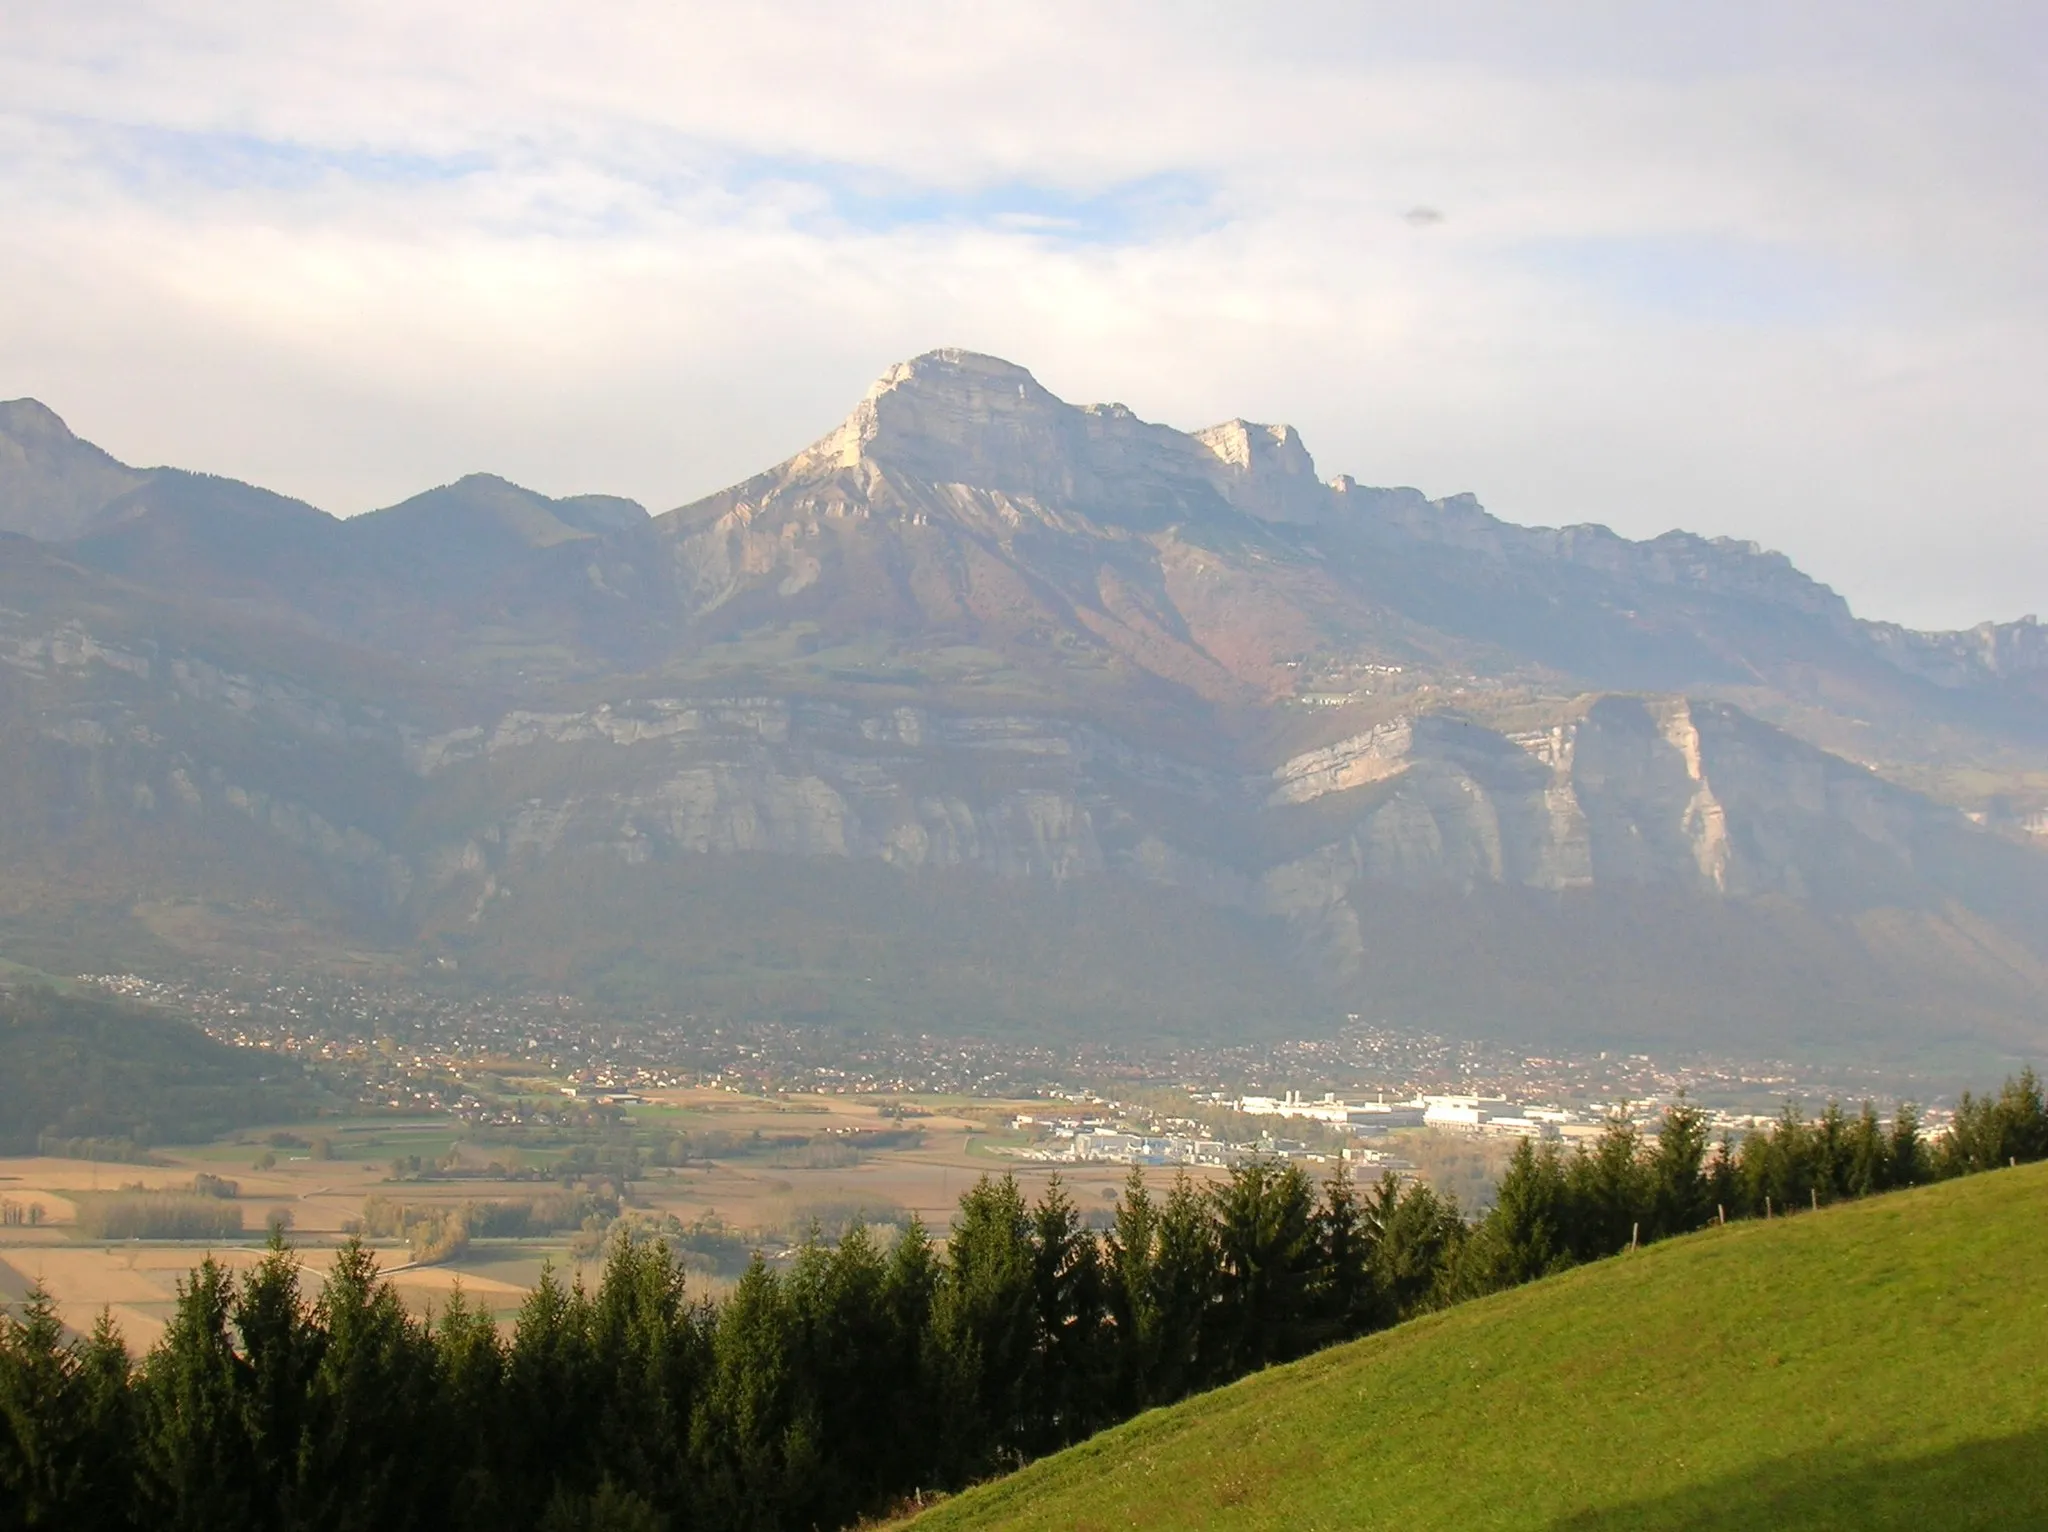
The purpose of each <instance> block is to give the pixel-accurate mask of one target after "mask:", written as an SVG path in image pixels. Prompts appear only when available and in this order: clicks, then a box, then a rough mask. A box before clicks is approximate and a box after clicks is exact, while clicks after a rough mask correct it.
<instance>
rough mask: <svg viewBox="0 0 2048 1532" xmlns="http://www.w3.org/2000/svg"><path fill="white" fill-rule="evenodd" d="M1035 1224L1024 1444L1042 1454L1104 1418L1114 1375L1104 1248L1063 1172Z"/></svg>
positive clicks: (1048, 1189) (1043, 1199) (1046, 1195)
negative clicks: (1033, 1350)
mask: <svg viewBox="0 0 2048 1532" xmlns="http://www.w3.org/2000/svg"><path fill="white" fill-rule="evenodd" d="M1031 1225H1032V1230H1031V1232H1032V1241H1031V1242H1032V1274H1031V1285H1032V1293H1033V1298H1034V1302H1035V1304H1036V1307H1037V1310H1038V1323H1037V1333H1038V1350H1039V1357H1038V1368H1037V1371H1038V1388H1037V1391H1036V1395H1035V1397H1034V1398H1033V1399H1032V1400H1031V1401H1030V1407H1031V1415H1030V1419H1029V1422H1028V1424H1027V1426H1026V1441H1025V1450H1026V1451H1028V1452H1031V1453H1034V1454H1037V1453H1044V1452H1050V1451H1054V1450H1056V1449H1058V1448H1060V1447H1063V1446H1065V1445H1066V1444H1067V1443H1069V1442H1073V1441H1078V1440H1080V1438H1081V1437H1083V1436H1085V1435H1087V1434H1088V1433H1089V1432H1090V1431H1092V1430H1094V1429H1095V1427H1096V1425H1097V1424H1098V1423H1099V1422H1100V1421H1101V1420H1102V1419H1104V1418H1106V1416H1107V1397H1108V1394H1109V1389H1110V1375H1109V1368H1108V1363H1109V1355H1108V1347H1107V1345H1106V1343H1105V1337H1104V1335H1103V1319H1104V1311H1105V1298H1106V1293H1105V1291H1104V1282H1103V1273H1102V1253H1101V1247H1100V1246H1099V1245H1098V1244H1097V1243H1096V1239H1095V1235H1094V1234H1093V1233H1092V1232H1091V1231H1090V1230H1088V1229H1087V1228H1085V1227H1084V1226H1083V1225H1082V1222H1081V1215H1080V1213H1079V1211H1078V1210H1077V1209H1076V1208H1075V1207H1074V1203H1073V1199H1072V1198H1070V1197H1068V1195H1067V1192H1066V1188H1065V1187H1064V1186H1063V1185H1062V1184H1061V1183H1060V1178H1059V1177H1058V1176H1054V1177H1053V1178H1052V1180H1051V1182H1050V1183H1049V1184H1048V1185H1047V1186H1046V1188H1045V1191H1044V1193H1043V1194H1042V1195H1041V1196H1040V1198H1039V1200H1038V1205H1037V1206H1036V1207H1035V1208H1034V1209H1033V1210H1032V1218H1031Z"/></svg>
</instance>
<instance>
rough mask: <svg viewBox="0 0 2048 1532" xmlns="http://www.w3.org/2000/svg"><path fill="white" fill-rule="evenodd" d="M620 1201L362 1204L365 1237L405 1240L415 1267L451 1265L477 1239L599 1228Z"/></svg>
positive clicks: (586, 1197) (560, 1196) (547, 1198)
mask: <svg viewBox="0 0 2048 1532" xmlns="http://www.w3.org/2000/svg"><path fill="white" fill-rule="evenodd" d="M618 1212H619V1204H618V1201H617V1199H616V1198H610V1197H604V1196H600V1195H597V1194H595V1193H591V1192H559V1193H548V1194H546V1195H543V1196H538V1197H519V1198H509V1199H500V1200H495V1201H472V1202H407V1201H404V1200H403V1199H400V1198H395V1197H370V1198H367V1199H365V1201H364V1203H363V1216H362V1220H361V1232H362V1233H364V1234H365V1235H367V1236H369V1237H370V1238H372V1239H403V1240H404V1241H405V1242H406V1246H407V1249H408V1251H409V1253H410V1254H411V1257H412V1259H413V1261H414V1262H416V1263H419V1264H422V1265H425V1264H430V1263H433V1262H437V1261H452V1260H455V1259H456V1258H458V1257H459V1256H461V1255H462V1254H463V1253H464V1252H466V1251H467V1250H468V1249H469V1242H470V1241H471V1240H472V1239H525V1238H531V1237H533V1236H536V1235H543V1234H554V1233H558V1232H560V1231H561V1230H563V1229H581V1228H583V1227H584V1226H585V1225H586V1224H588V1223H590V1222H592V1221H593V1220H594V1221H596V1223H597V1227H599V1228H603V1227H604V1225H605V1223H607V1222H609V1221H610V1220H611V1219H613V1218H616V1217H617V1216H618Z"/></svg>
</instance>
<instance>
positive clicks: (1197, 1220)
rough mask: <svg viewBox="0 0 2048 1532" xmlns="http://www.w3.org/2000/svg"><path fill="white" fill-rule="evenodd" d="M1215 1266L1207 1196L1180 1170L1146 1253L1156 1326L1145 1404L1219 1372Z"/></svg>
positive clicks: (1171, 1396)
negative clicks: (1151, 1250)
mask: <svg viewBox="0 0 2048 1532" xmlns="http://www.w3.org/2000/svg"><path fill="white" fill-rule="evenodd" d="M1220 1271H1221V1268H1220V1257H1219V1255H1218V1252H1217V1248H1216V1225H1215V1221H1214V1219H1213V1218H1212V1216H1211V1210H1210V1206H1209V1202H1208V1199H1206V1198H1205V1197H1204V1196H1203V1195H1202V1194H1201V1193H1200V1192H1199V1191H1197V1190H1196V1188H1195V1184H1194V1182H1192V1181H1191V1180H1189V1179H1188V1175H1187V1172H1185V1171H1182V1172H1180V1173H1179V1174H1177V1175H1175V1177H1174V1178H1173V1190H1172V1191H1170V1192H1169V1193H1168V1194H1167V1197H1166V1203H1165V1205H1164V1207H1162V1208H1161V1209H1160V1213H1159V1236H1158V1242H1157V1245H1156V1246H1155V1248H1154V1253H1153V1257H1152V1265H1151V1272H1150V1276H1151V1293H1152V1307H1153V1310H1154V1311H1155V1312H1156V1313H1157V1315H1158V1325H1159V1328H1158V1341H1157V1343H1156V1344H1155V1345H1154V1346H1153V1347H1152V1348H1151V1356H1150V1361H1151V1366H1152V1373H1151V1380H1150V1387H1149V1392H1150V1395H1151V1398H1150V1400H1149V1402H1150V1403H1152V1404H1164V1403H1167V1402H1169V1401H1171V1400H1174V1399H1178V1398H1180V1397H1182V1396H1183V1395H1185V1394H1190V1393H1193V1392H1194V1391H1195V1390H1196V1389H1198V1388H1202V1387H1204V1386H1206V1385H1207V1384H1208V1383H1210V1382H1212V1381H1214V1380H1217V1379H1220V1378H1221V1377H1223V1376H1224V1375H1225V1374H1224V1366H1223V1362H1222V1360H1221V1357H1220V1347H1218V1346H1217V1345H1216V1344H1215V1332H1216V1328H1217V1326H1216V1321H1215V1318H1214V1316H1215V1313H1216V1310H1217V1307H1218V1303H1219V1289H1220V1287H1221V1280H1220Z"/></svg>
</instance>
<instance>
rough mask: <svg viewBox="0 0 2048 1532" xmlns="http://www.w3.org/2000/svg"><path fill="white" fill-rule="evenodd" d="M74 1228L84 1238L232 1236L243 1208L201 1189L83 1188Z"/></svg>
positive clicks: (236, 1232) (239, 1224)
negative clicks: (105, 1189) (93, 1190)
mask: <svg viewBox="0 0 2048 1532" xmlns="http://www.w3.org/2000/svg"><path fill="white" fill-rule="evenodd" d="M77 1202H78V1220H77V1229H78V1232H79V1234H80V1235H82V1236H83V1237H85V1238H86V1239H175V1240H214V1239H234V1238H235V1237H237V1236H238V1235H240V1234H241V1232H242V1210H241V1209H240V1208H238V1207H236V1206H235V1205H234V1204H233V1203H232V1202H230V1201H227V1200H224V1199H222V1198H220V1197H216V1196H210V1195H207V1194H205V1193H202V1192H188V1191H162V1192H152V1191H141V1190H130V1191H121V1192H101V1193H97V1194H95V1193H90V1192H87V1193H82V1194H80V1195H79V1197H78V1199H77Z"/></svg>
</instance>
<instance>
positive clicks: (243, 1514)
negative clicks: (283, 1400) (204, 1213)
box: [136, 1256, 271, 1532]
mask: <svg viewBox="0 0 2048 1532" xmlns="http://www.w3.org/2000/svg"><path fill="white" fill-rule="evenodd" d="M234 1301H235V1288H234V1281H233V1279H232V1278H231V1277H230V1276H229V1275H228V1272H227V1269H226V1268H225V1267H223V1266H222V1265H221V1264H220V1263H219V1262H217V1261H215V1260H214V1259H213V1257H212V1256H208V1257H207V1258H206V1259H205V1260H204V1261H202V1262H201V1263H200V1265H199V1267H198V1269H197V1270H195V1271H194V1272H193V1273H192V1275H191V1276H190V1277H189V1278H188V1279H186V1280H185V1281H183V1282H181V1283H179V1284H178V1298H177V1306H176V1307H175V1309H173V1311H172V1314H171V1321H170V1323H169V1324H168V1325H167V1326H166V1327H165V1328H164V1333H163V1336H162V1338H161V1339H160V1340H158V1342H157V1344H156V1346H155V1348H154V1349H153V1350H152V1351H151V1352H150V1354H149V1357H148V1360H147V1361H146V1362H145V1363H144V1364H143V1368H142V1376H141V1385H140V1391H139V1392H140V1401H141V1417H142V1418H141V1423H140V1430H139V1432H138V1437H137V1441H138V1449H137V1458H138V1470H137V1476H136V1477H137V1482H138V1496H139V1505H138V1516H139V1519H140V1520H141V1521H142V1522H143V1523H144V1524H145V1525H147V1526H150V1527H153V1528H161V1529H164V1532H218V1529H220V1528H223V1527H249V1526H260V1525H265V1524H267V1523H268V1522H269V1520H270V1519H271V1516H270V1511H269V1509H268V1508H265V1507H261V1506H260V1505H259V1503H258V1501H257V1499H256V1493H255V1491H256V1486H257V1484H258V1483H259V1475H258V1471H257V1469H258V1459H257V1456H256V1452H255V1449H254V1445H253V1444H252V1443H251V1442H250V1440H249V1435H248V1430H247V1426H246V1414H245V1409H244V1405H245V1401H246V1398H247V1396H248V1392H249V1389H248V1380H249V1372H248V1367H247V1364H246V1363H245V1362H244V1361H243V1360H242V1358H241V1357H240V1356H239V1355H237V1354H236V1351H235V1347H234V1342H233V1340H232V1338H231V1337H230V1335H229V1331H228V1318H229V1315H230V1313H231V1312H232V1310H233V1307H234Z"/></svg>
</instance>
